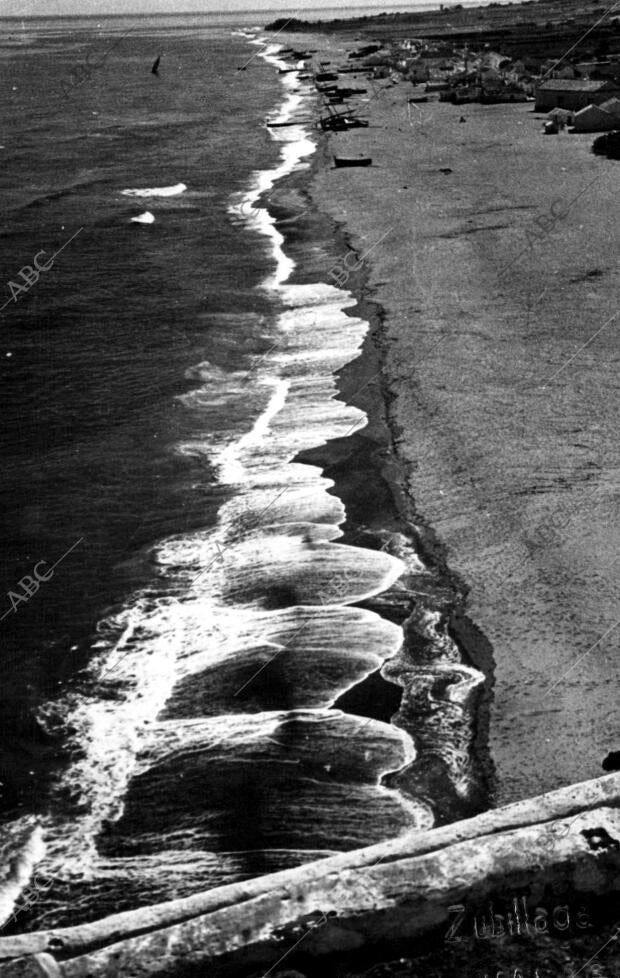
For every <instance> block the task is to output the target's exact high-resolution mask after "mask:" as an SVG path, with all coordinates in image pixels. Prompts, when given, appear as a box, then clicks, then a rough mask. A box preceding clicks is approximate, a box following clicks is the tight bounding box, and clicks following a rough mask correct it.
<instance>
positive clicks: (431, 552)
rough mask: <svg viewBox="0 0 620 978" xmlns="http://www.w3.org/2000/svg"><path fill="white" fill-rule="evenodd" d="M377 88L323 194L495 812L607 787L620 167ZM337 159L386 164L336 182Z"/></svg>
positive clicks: (521, 124)
mask: <svg viewBox="0 0 620 978" xmlns="http://www.w3.org/2000/svg"><path fill="white" fill-rule="evenodd" d="M296 43H299V36H296ZM321 44H322V45H324V46H325V48H326V50H327V52H328V53H327V54H326V55H325V57H332V59H333V61H334V63H336V62H337V59H338V58H342V53H341V51H342V48H343V47H344V46H346V45H345V43H344V42H343V41H342V40H341V39H340V38H331V39H328V40H327V41H326V40H325V38H321ZM337 49H340V51H338V50H337ZM348 77H349V78H351V79H352V84H355V83H356V81H358V80H361V76H360V79H358V78H357V76H356V75H352V76H348ZM380 86H384V87H383V89H382V90H381V91H380V92H379V87H380ZM377 92H378V94H375V95H373V96H372V97H371V93H370V92H369V95H367V96H366V97H365V99H366V103H364V101H363V100H362V99H361V98H360V100H359V101H358V102H356V103H355V104H356V105H359V106H364V105H365V108H364V112H365V114H367V117H368V118H369V119H370V127H369V128H368V129H359V130H354V131H351V132H348V133H345V134H340V133H339V134H333V135H330V136H329V137H327V140H326V141H327V144H328V146H327V149H326V155H325V165H324V167H323V168H321V169H320V170H319V171H318V172H317V174H316V175H315V179H314V183H313V187H312V193H313V196H314V198H315V200H316V201H317V202H318V203H319V204H320V207H321V208H322V209H323V210H324V211H326V212H328V213H329V214H331V216H332V217H333V219H334V220H335V221H336V222H338V224H340V225H341V226H342V229H343V231H344V232H345V233H346V234H347V235H348V237H349V240H350V241H351V243H352V247H353V248H354V249H355V251H356V253H357V255H358V256H360V257H362V256H363V257H364V270H365V272H366V276H367V278H366V286H365V289H366V292H365V295H366V298H367V299H369V300H371V301H374V302H376V303H377V304H378V305H379V307H380V310H381V317H382V330H381V335H380V338H379V346H380V349H381V356H382V357H383V364H384V369H383V371H382V375H381V376H382V377H383V378H384V389H383V393H384V396H385V399H386V402H387V403H388V405H389V425H390V428H391V433H392V438H393V444H392V449H393V452H394V454H395V457H396V459H397V460H398V462H399V463H401V464H402V466H403V470H404V472H405V473H406V486H405V489H406V493H405V495H404V497H401V502H402V500H403V499H404V502H402V505H403V506H404V507H406V508H408V509H409V512H408V513H407V514H405V515H407V516H409V517H410V518H411V519H412V520H413V522H414V523H415V524H416V526H417V527H418V528H419V531H420V543H421V546H422V548H423V550H424V555H425V557H426V559H427V561H428V562H430V563H431V564H435V565H438V566H440V567H442V568H443V569H444V571H447V572H448V574H449V575H452V577H453V580H454V581H455V584H456V586H457V589H458V587H459V586H460V587H462V588H463V591H464V592H466V597H465V600H464V602H463V603H462V606H461V607H460V608H457V609H456V611H455V614H454V619H453V622H452V627H453V633H454V635H455V636H456V637H457V639H458V641H459V644H460V645H461V648H462V649H463V650H464V651H465V652H466V654H467V655H468V656H469V659H470V661H472V662H473V663H474V664H475V665H477V666H478V667H479V668H481V669H482V671H484V672H485V673H486V674H487V680H488V683H489V687H490V688H491V690H492V697H491V704H490V716H489V718H488V719H489V731H488V734H489V751H490V757H491V760H492V763H493V765H494V768H495V797H494V801H495V803H496V804H502V803H506V802H508V801H511V800H513V799H516V798H521V797H526V796H527V795H531V794H533V793H535V792H537V791H545V790H549V789H552V788H555V787H558V786H560V785H564V784H569V783H571V782H576V781H580V780H583V779H585V778H589V777H596V776H598V775H599V774H600V773H601V764H602V762H603V760H604V758H605V756H606V755H607V753H608V752H609V751H611V750H615V749H617V748H618V745H619V743H620V717H619V716H618V713H617V709H616V708H615V700H616V688H617V682H618V675H619V667H618V664H617V658H615V654H616V649H617V637H618V632H617V631H616V625H617V609H618V570H619V568H620V559H619V555H620V540H619V539H618V535H617V530H614V527H613V518H614V513H615V512H616V510H617V505H616V499H617V489H616V483H617V477H616V474H617V469H618V448H617V444H616V438H615V432H616V430H617V427H618V420H619V418H618V403H617V398H616V397H614V393H615V387H616V385H617V375H616V370H617V366H616V364H617V356H618V354H617V349H618V346H617V318H616V317H617V316H618V315H620V313H618V303H617V294H618V288H619V285H620V276H619V273H618V269H617V264H616V262H615V259H614V257H613V256H614V253H615V248H616V247H617V244H618V238H619V236H620V232H619V230H618V220H617V218H618V214H617V208H618V204H617V201H616V199H615V186H616V182H617V179H618V170H617V166H618V164H617V163H614V162H612V161H608V160H606V159H602V158H600V157H596V156H594V155H592V154H591V152H590V146H591V142H592V137H591V136H588V135H568V134H561V135H559V136H554V137H548V136H547V137H546V136H543V134H542V123H541V119H542V117H541V116H539V115H536V114H535V113H534V111H533V104H532V103H522V104H516V105H507V104H504V105H494V106H481V105H475V104H469V105H465V106H453V105H450V104H448V103H439V102H429V103H426V104H420V105H417V106H416V105H411V106H410V107H408V102H407V98H408V96H409V95H411V94H413V92H414V89H413V87H412V85H411V83H409V82H401V83H399V84H396V85H395V86H390V85H389V84H388V83H386V82H385V81H380V82H375V93H377ZM461 117H463V118H464V120H465V121H463V122H461V121H459V120H460V119H461ZM340 152H344V153H345V154H347V153H351V154H367V155H370V156H371V157H372V159H373V165H372V167H370V168H364V169H343V170H337V169H334V168H333V166H332V165H331V155H330V154H334V153H340ZM537 221H538V224H537V223H536V222H537ZM346 287H347V288H351V283H350V282H349V283H348V284H347V286H346ZM377 383H378V381H377ZM489 647H490V648H489ZM489 651H490V653H491V661H489ZM481 722H485V721H484V718H481Z"/></svg>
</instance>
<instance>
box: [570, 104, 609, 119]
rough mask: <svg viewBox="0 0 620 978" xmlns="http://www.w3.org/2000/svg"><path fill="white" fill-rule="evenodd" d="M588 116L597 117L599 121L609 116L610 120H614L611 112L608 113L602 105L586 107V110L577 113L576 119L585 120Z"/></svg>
mask: <svg viewBox="0 0 620 978" xmlns="http://www.w3.org/2000/svg"><path fill="white" fill-rule="evenodd" d="M586 116H596V117H597V118H599V119H600V118H601V117H603V118H604V117H605V116H609V118H610V119H611V118H612V114H611V112H607V111H606V110H605V109H603V108H601V106H600V105H586V107H585V108H584V109H580V110H579V112H575V119H583V118H585V117H586Z"/></svg>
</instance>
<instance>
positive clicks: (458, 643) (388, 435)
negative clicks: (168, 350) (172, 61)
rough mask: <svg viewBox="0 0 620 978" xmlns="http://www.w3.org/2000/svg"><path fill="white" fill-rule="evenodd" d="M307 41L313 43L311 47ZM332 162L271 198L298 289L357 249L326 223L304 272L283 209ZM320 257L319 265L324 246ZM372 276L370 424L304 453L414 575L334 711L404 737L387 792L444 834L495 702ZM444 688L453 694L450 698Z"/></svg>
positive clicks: (472, 780)
mask: <svg viewBox="0 0 620 978" xmlns="http://www.w3.org/2000/svg"><path fill="white" fill-rule="evenodd" d="M304 40H305V41H308V43H312V44H316V43H317V40H316V39H315V38H314V37H310V39H308V38H304ZM329 155H330V149H329V137H328V138H327V139H319V143H318V147H317V153H316V154H315V155H314V156H313V157H312V161H311V164H310V170H309V171H306V172H304V173H302V174H296V173H293V174H290V175H288V176H287V177H285V178H284V179H283V180H282V181H279V183H278V185H277V186H276V187H275V188H273V190H272V192H271V193H270V194H268V195H267V201H268V207H269V209H270V211H271V212H272V213H275V214H276V217H277V215H278V214H279V215H280V219H281V220H282V227H281V233H282V234H283V235H284V236H285V238H286V239H287V240H286V245H285V247H286V248H287V250H288V252H289V254H291V255H292V256H293V258H294V260H295V263H296V268H295V271H294V273H293V277H292V279H291V281H293V282H299V281H303V282H306V281H313V280H315V279H316V277H317V276H318V280H319V281H320V280H321V279H322V280H323V281H325V280H329V275H328V274H327V273H328V272H329V269H330V268H332V267H333V266H334V265H335V264H337V262H338V261H339V260H341V257H342V256H343V255H345V254H346V253H347V252H349V251H352V250H355V249H354V248H353V244H352V240H351V236H350V233H349V230H348V228H347V226H346V224H345V223H343V222H342V221H337V220H334V219H333V216H332V217H328V221H329V222H330V225H331V226H330V229H329V231H327V229H324V230H323V232H322V234H329V236H330V237H331V239H332V240H333V247H332V248H331V249H328V251H329V253H330V255H331V257H328V256H325V257H326V262H325V264H324V265H323V267H322V268H317V267H315V266H314V265H313V263H312V262H310V267H308V265H307V263H306V262H305V260H304V257H305V256H304V254H303V249H300V247H299V245H300V242H299V240H298V239H299V237H300V235H301V239H302V244H303V240H304V239H303V231H302V232H300V230H299V227H298V223H297V222H294V224H293V229H292V230H291V229H289V230H287V220H288V217H287V215H288V211H287V209H286V201H287V200H288V199H289V198H290V197H291V196H294V195H295V194H296V193H299V192H301V193H302V195H308V196H309V197H310V199H313V193H312V188H313V185H314V183H315V182H316V179H317V176H318V175H319V174H321V173H324V172H326V170H327V169H328V166H329ZM313 206H315V207H317V208H318V211H319V213H321V214H324V213H325V210H324V208H322V206H321V201H319V200H316V199H314V200H313ZM276 225H277V220H276ZM296 249H297V250H296ZM319 250H320V252H321V255H322V256H323V254H324V252H325V246H324V245H323V244H322V245H321V246H320V248H319ZM362 264H363V265H364V263H362ZM368 277H369V271H368V269H367V268H365V267H361V268H360V269H359V271H354V272H352V273H351V275H350V276H349V277H348V279H347V281H346V283H343V285H342V286H341V288H344V290H345V293H346V292H350V293H352V294H353V296H354V297H355V299H356V300H357V301H356V303H355V305H352V306H350V307H348V308H347V309H346V314H347V315H349V316H352V317H354V318H361V319H363V320H365V321H366V322H367V323H368V330H367V333H366V336H365V338H364V341H363V345H362V348H361V351H360V354H359V356H356V357H355V358H354V359H353V360H351V361H350V362H348V363H347V364H346V366H345V367H343V368H342V369H341V370H340V371H339V373H338V390H339V398H340V399H341V400H343V401H344V402H345V403H347V404H352V405H354V406H355V407H357V408H360V409H361V410H363V411H364V412H365V414H366V416H367V423H366V425H365V427H364V428H363V429H362V430H359V431H356V432H355V433H353V434H349V435H348V436H347V437H346V438H345V439H344V440H343V441H342V442H340V441H339V440H338V439H336V441H335V442H333V441H332V442H330V443H328V444H324V445H322V446H317V447H316V448H314V449H312V450H310V451H305V452H303V453H301V455H300V456H298V460H299V461H304V462H308V463H310V464H315V465H316V464H318V465H320V466H321V468H322V469H323V474H324V475H325V476H327V477H329V478H331V479H333V480H334V481H335V487H334V490H333V491H334V493H335V494H336V495H337V497H338V498H339V499H341V500H342V502H343V503H344V504H345V509H346V513H347V519H346V522H345V524H343V526H342V529H343V530H344V535H343V537H342V539H341V541H340V542H342V543H344V544H352V545H353V546H356V545H358V546H362V547H368V546H370V547H372V548H373V549H379V548H382V547H386V546H387V548H388V552H390V553H392V554H393V555H394V556H398V557H399V558H400V559H402V560H404V561H405V563H406V564H407V565H408V573H407V574H406V575H405V578H403V579H402V580H401V581H400V582H399V583H398V585H397V586H396V588H395V589H390V590H389V591H388V592H384V593H383V594H381V595H379V596H377V597H376V598H374V599H370V600H368V601H365V602H362V603H361V605H360V606H361V607H365V608H369V609H371V610H373V611H376V612H378V613H379V614H380V615H382V616H383V617H387V619H388V620H390V621H394V622H396V623H397V624H399V625H403V626H406V629H407V633H408V634H407V637H406V640H405V646H404V649H403V651H402V653H401V654H399V655H398V656H396V657H395V658H394V659H392V660H390V661H389V662H388V663H386V665H385V666H384V667H383V668H382V669H381V670H379V671H378V673H377V674H376V675H375V676H371V677H369V678H368V680H367V681H365V682H364V683H362V684H358V685H357V686H353V687H352V689H351V690H349V692H348V693H345V694H344V695H343V696H342V697H340V698H339V700H338V701H337V705H338V706H339V707H341V708H343V709H345V710H347V711H348V712H356V713H359V714H360V715H362V716H369V717H373V718H375V719H382V720H384V721H389V720H391V721H392V722H393V723H394V722H395V724H396V726H400V727H403V728H404V729H405V730H407V732H408V733H409V734H410V736H411V737H412V739H413V742H414V745H415V749H416V752H417V757H416V760H415V762H414V763H413V764H411V765H407V766H405V768H403V769H401V770H400V771H394V772H392V773H391V774H389V775H387V777H386V778H385V783H387V784H390V785H394V786H398V788H399V790H401V791H402V792H403V794H404V795H405V796H412V797H414V798H421V799H423V800H424V801H425V803H426V804H427V805H429V806H430V807H431V809H432V810H433V812H434V815H435V819H436V824H438V825H439V824H444V823H447V822H451V821H454V820H456V819H458V818H464V817H470V816H472V815H474V814H477V813H478V812H480V811H482V810H485V809H486V808H488V807H489V805H490V803H491V800H490V799H491V796H492V764H491V762H490V759H489V757H488V752H487V749H486V739H487V733H486V729H485V727H484V724H483V723H481V722H480V716H483V717H484V710H483V709H481V707H480V701H481V699H482V700H484V699H486V697H487V696H488V692H487V691H486V689H485V688H484V687H486V677H485V675H484V674H483V671H482V670H481V669H480V668H479V667H477V666H476V656H478V657H480V658H482V657H483V656H482V655H481V654H480V651H479V648H478V646H479V645H480V643H479V642H478V643H476V647H475V648H474V649H472V643H471V640H470V636H471V634H472V633H474V626H473V625H471V626H470V627H469V632H468V633H467V639H468V643H467V646H466V645H465V642H464V641H463V638H462V634H461V632H463V633H465V630H464V629H457V627H456V622H457V621H459V622H460V618H461V617H462V607H461V606H462V594H461V593H460V591H459V589H458V586H455V579H454V577H453V576H451V575H450V574H449V572H447V569H446V567H445V565H442V563H441V562H440V561H439V560H437V547H436V546H435V545H434V544H432V545H431V544H429V541H430V540H431V534H429V532H428V531H426V530H425V528H424V527H422V526H420V525H419V524H416V522H414V519H413V517H412V514H411V513H410V512H408V504H407V501H406V494H405V491H404V474H403V471H402V467H401V462H400V460H399V459H398V458H397V456H396V454H395V452H394V434H393V431H392V430H391V421H390V418H389V410H388V399H387V398H386V387H385V382H384V379H383V378H384V345H385V344H384V336H383V332H384V329H383V318H384V312H383V309H382V307H381V305H380V304H379V303H378V302H377V300H376V299H374V298H373V297H372V295H371V293H370V291H369V289H368V288H367V280H368ZM369 480H370V489H369ZM429 552H430V553H429ZM392 592H394V593H392ZM485 651H486V649H485ZM418 652H422V654H423V663H424V664H423V665H422V666H416V664H415V658H416V654H417V653H418ZM485 665H486V662H485ZM445 689H449V690H450V693H449V695H448V696H447V698H446V694H445V692H444V690H445ZM429 695H430V696H431V700H432V701H437V700H439V701H441V700H442V699H444V698H445V702H444V703H443V704H442V705H441V706H440V709H439V712H440V713H441V714H442V716H441V717H440V719H439V721H438V719H437V711H436V705H435V706H432V705H429V702H428V696H429ZM463 771H465V772H466V774H465V775H463V773H462V772H463Z"/></svg>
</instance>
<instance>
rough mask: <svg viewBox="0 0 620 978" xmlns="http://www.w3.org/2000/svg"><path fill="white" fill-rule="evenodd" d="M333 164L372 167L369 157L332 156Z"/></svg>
mask: <svg viewBox="0 0 620 978" xmlns="http://www.w3.org/2000/svg"><path fill="white" fill-rule="evenodd" d="M334 164H335V165H336V166H337V167H341V166H372V159H371V157H370V156H334Z"/></svg>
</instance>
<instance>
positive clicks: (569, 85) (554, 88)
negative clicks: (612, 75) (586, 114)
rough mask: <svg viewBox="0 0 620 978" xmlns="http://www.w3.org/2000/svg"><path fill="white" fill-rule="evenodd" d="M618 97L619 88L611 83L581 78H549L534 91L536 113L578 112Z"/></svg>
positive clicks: (619, 93)
mask: <svg viewBox="0 0 620 978" xmlns="http://www.w3.org/2000/svg"><path fill="white" fill-rule="evenodd" d="M618 95H620V86H618V85H617V84H616V83H615V82H612V81H592V80H590V81H589V80H587V79H583V78H578V79H577V78H576V79H570V78H549V79H548V80H547V81H544V82H542V84H540V85H539V86H538V88H537V89H536V111H537V112H550V111H551V109H571V110H572V111H574V112H578V111H579V110H580V109H585V108H586V106H588V105H600V104H601V102H605V101H606V100H607V99H609V98H612V97H613V96H618Z"/></svg>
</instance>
